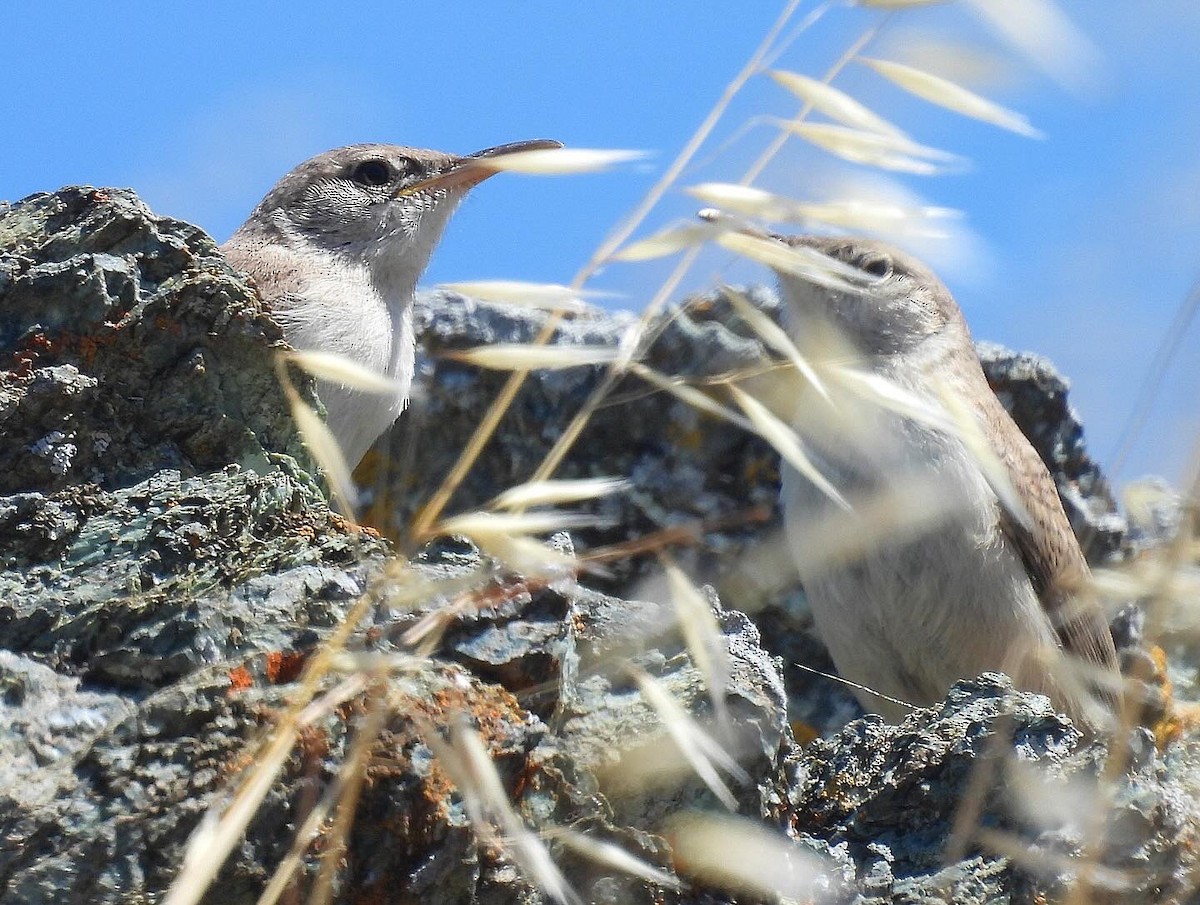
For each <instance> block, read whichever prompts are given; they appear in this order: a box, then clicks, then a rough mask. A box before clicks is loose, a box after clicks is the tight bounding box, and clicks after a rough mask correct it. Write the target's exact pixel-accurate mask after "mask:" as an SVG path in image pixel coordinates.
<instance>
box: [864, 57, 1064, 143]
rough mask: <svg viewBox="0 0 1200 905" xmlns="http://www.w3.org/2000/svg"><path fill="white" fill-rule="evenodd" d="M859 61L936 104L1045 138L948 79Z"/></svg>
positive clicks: (884, 63) (901, 66) (1020, 119)
mask: <svg viewBox="0 0 1200 905" xmlns="http://www.w3.org/2000/svg"><path fill="white" fill-rule="evenodd" d="M859 62H860V63H863V64H865V65H867V66H870V67H871V68H872V69H874V70H875V71H876V72H877V73H879V74H880V75H881V76H883V77H884V78H885V79H887V80H888V81H890V82H892V83H893V84H896V85H899V86H900V87H901V88H903V89H904V90H905V91H908V92H909V93H910V94H915V95H916V96H917V97H919V98H923V99H924V100H927V101H929V102H930V103H932V104H937V105H938V106H939V107H944V108H946V109H947V110H952V111H954V112H955V113H959V114H962V115H963V116H969V117H971V118H972V119H978V120H982V121H983V122H985V123H991V124H992V125H993V126H999V127H1000V128H1001V129H1008V130H1009V131H1010V132H1016V133H1017V134H1018V135H1024V136H1025V137H1026V138H1045V137H1046V136H1045V135H1044V134H1043V133H1042V132H1040V131H1038V130H1037V129H1035V128H1034V127H1033V126H1032V125H1030V123H1029V120H1028V119H1027V118H1026V117H1025V116H1024V115H1022V114H1020V113H1017V112H1016V111H1015V110H1009V109H1008V108H1007V107H1001V106H1000V105H999V104H996V103H993V102H992V101H989V100H988V99H987V98H984V97H980V96H979V95H978V94H975V92H973V91H968V90H967V89H966V88H963V87H962V86H961V85H958V84H955V83H954V82H952V81H950V80H949V79H944V78H942V77H941V76H937V75H933V74H931V73H928V72H925V71H924V70H921V69H915V68H913V67H912V66H906V65H905V64H903V63H895V62H891V61H889V60H873V59H869V58H867V57H859Z"/></svg>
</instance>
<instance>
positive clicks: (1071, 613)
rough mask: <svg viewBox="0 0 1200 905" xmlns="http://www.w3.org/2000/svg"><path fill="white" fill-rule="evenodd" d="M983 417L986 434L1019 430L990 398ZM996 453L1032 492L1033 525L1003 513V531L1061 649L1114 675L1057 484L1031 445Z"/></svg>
mask: <svg viewBox="0 0 1200 905" xmlns="http://www.w3.org/2000/svg"><path fill="white" fill-rule="evenodd" d="M983 415H984V418H985V421H986V426H987V427H988V428H991V429H994V428H996V427H997V426H999V425H1001V424H1003V423H1007V425H1009V426H1011V427H1012V428H1015V427H1016V425H1015V423H1014V422H1013V420H1012V418H1011V417H1009V414H1008V412H1007V411H1005V409H1004V406H1003V405H1001V404H1000V400H999V399H997V398H996V397H995V395H993V394H991V393H988V394H987V402H986V403H985V405H984V411H983ZM1018 433H1019V431H1018ZM998 452H999V453H1000V457H1001V459H1002V461H1003V462H1004V464H1005V465H1006V466H1007V468H1008V472H1009V474H1010V475H1011V476H1012V480H1013V483H1014V484H1016V485H1017V486H1019V487H1024V488H1028V489H1029V493H1028V495H1027V496H1025V497H1024V502H1025V507H1026V509H1027V510H1028V513H1029V518H1030V523H1029V524H1028V525H1024V524H1022V523H1021V522H1020V521H1019V520H1018V519H1017V518H1015V517H1014V516H1013V515H1012V514H1011V513H1009V512H1006V511H1002V512H1001V517H1000V526H1001V530H1002V531H1003V532H1004V534H1005V536H1006V537H1007V538H1008V539H1009V541H1010V542H1011V543H1012V544H1013V546H1014V547H1015V548H1016V549H1017V551H1018V553H1019V555H1020V557H1021V559H1022V560H1023V561H1024V563H1025V567H1026V568H1027V569H1028V570H1029V574H1030V576H1031V578H1032V580H1033V585H1034V589H1035V590H1036V591H1037V594H1038V597H1039V598H1040V599H1041V601H1042V607H1043V609H1044V610H1045V611H1046V614H1047V616H1049V617H1050V621H1051V624H1052V625H1053V626H1054V628H1055V630H1056V631H1057V632H1058V637H1059V639H1060V641H1061V642H1062V645H1063V648H1064V649H1065V650H1067V651H1068V652H1069V653H1070V654H1072V655H1073V656H1075V657H1078V658H1079V659H1081V660H1083V661H1084V662H1086V663H1089V664H1092V665H1093V666H1095V667H1098V668H1100V669H1102V670H1106V671H1107V670H1111V671H1112V672H1114V673H1115V672H1116V670H1117V652H1116V648H1115V647H1114V646H1113V639H1112V633H1111V632H1110V631H1109V628H1108V623H1107V621H1106V620H1105V619H1104V614H1103V612H1102V611H1101V609H1100V607H1099V606H1098V605H1097V604H1096V602H1095V601H1094V600H1092V599H1090V598H1089V597H1088V596H1086V595H1084V594H1080V593H1078V592H1080V591H1082V590H1083V589H1084V586H1085V584H1086V582H1087V578H1088V567H1087V562H1086V560H1085V559H1084V558H1083V553H1082V551H1081V550H1080V548H1079V544H1078V542H1077V541H1076V540H1075V536H1074V534H1073V533H1072V532H1071V528H1070V522H1069V521H1068V519H1067V515H1066V512H1064V511H1063V507H1062V501H1061V500H1060V499H1059V496H1058V489H1057V488H1056V487H1055V486H1054V479H1053V478H1051V477H1050V472H1049V471H1047V469H1046V466H1045V463H1043V462H1042V460H1041V458H1040V457H1039V456H1038V454H1037V452H1036V451H1035V450H1034V448H1033V446H1032V445H1031V444H1029V443H1028V442H1025V443H1014V444H1009V447H1008V448H1006V449H1001V450H998ZM1104 697H1106V698H1110V699H1111V697H1112V696H1111V694H1105V695H1104Z"/></svg>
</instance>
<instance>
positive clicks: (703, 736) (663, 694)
mask: <svg viewBox="0 0 1200 905" xmlns="http://www.w3.org/2000/svg"><path fill="white" fill-rule="evenodd" d="M628 670H629V673H630V675H631V676H632V677H633V680H634V681H635V682H636V683H637V685H638V688H640V689H641V691H642V694H643V695H644V696H645V698H646V702H647V703H648V704H649V705H650V706H651V707H652V708H654V712H655V713H657V714H658V717H659V719H661V720H662V723H663V727H664V728H665V729H666V730H667V733H668V734H669V735H670V736H671V739H672V740H673V741H674V742H675V746H676V747H677V748H678V749H679V751H680V752H681V753H682V754H683V756H684V757H685V758H686V759H687V762H688V764H689V765H690V766H691V768H692V771H693V772H694V773H695V774H696V776H698V777H699V778H700V780H701V781H702V782H703V783H704V785H705V786H707V787H708V790H709V791H710V792H712V793H713V795H715V796H716V797H717V799H718V800H719V801H720V802H721V804H723V805H725V807H727V808H728V809H729V810H731V811H736V810H737V799H736V798H734V796H733V793H732V792H730V791H729V787H728V786H726V785H725V783H724V782H723V781H722V780H721V777H720V775H719V774H718V773H717V770H716V767H715V766H714V765H713V760H714V755H716V758H717V759H718V761H719V762H720V763H721V765H722V766H723V767H725V769H726V770H727V771H729V770H731V769H732V770H736V771H737V775H739V778H741V777H744V776H745V775H746V774H745V771H743V770H742V769H741V767H740V766H738V764H737V762H736V761H734V760H733V759H732V758H731V757H729V755H728V753H727V752H726V751H725V749H724V748H722V747H721V746H720V745H718V744H717V743H716V742H714V741H712V740H711V739H710V738H709V737H708V735H707V733H705V732H704V731H703V730H702V729H700V727H699V726H697V725H696V721H695V720H693V719H692V717H691V716H690V715H689V714H688V712H687V711H686V710H684V709H683V706H682V705H681V704H680V703H679V702H678V701H676V700H675V699H674V698H673V697H671V695H670V693H669V692H668V691H667V690H666V689H665V688H663V686H662V685H661V683H659V682H658V681H657V680H656V679H654V678H653V677H652V676H651V675H650V674H649V673H646V672H644V671H643V670H640V669H638V668H637V667H636V666H630V667H628Z"/></svg>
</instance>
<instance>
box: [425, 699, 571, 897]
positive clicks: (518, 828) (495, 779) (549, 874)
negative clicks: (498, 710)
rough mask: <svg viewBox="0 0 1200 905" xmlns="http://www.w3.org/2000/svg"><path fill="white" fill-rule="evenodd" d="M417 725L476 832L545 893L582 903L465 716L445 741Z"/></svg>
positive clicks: (427, 726)
mask: <svg viewBox="0 0 1200 905" xmlns="http://www.w3.org/2000/svg"><path fill="white" fill-rule="evenodd" d="M417 724H418V726H419V727H420V728H421V736H422V738H423V739H424V741H425V743H426V744H427V745H428V746H429V748H430V750H431V751H433V753H434V756H435V757H437V759H438V763H439V764H440V765H441V766H442V769H444V770H445V771H446V773H447V775H449V777H450V781H451V782H453V783H454V785H455V787H456V788H457V789H458V791H459V794H460V795H462V800H463V808H464V809H465V810H466V812H467V816H468V817H469V818H470V820H471V825H472V827H473V828H474V830H475V832H476V834H477V835H478V836H479V837H480V838H481V839H482V840H484V841H486V842H489V843H492V844H494V845H498V846H500V847H501V848H503V849H504V851H505V852H506V853H507V854H508V856H509V857H510V858H512V860H513V861H514V862H515V863H516V865H517V867H519V868H520V870H521V873H522V875H523V876H524V877H525V879H526V880H528V881H529V882H530V883H533V884H534V885H536V886H537V887H538V888H539V889H540V890H541V891H542V892H543V893H545V894H546V895H547V896H548V897H550V898H551V899H553V900H554V901H556V902H560V903H563V905H582V900H581V899H580V898H579V897H578V896H577V895H576V894H575V891H574V890H572V889H571V886H570V884H569V883H567V880H566V878H565V877H564V876H563V875H562V873H561V871H559V869H558V868H557V867H556V866H555V864H554V861H553V860H552V859H551V858H550V853H549V852H547V851H546V847H545V846H544V845H543V844H542V841H541V840H540V839H538V837H537V836H536V835H534V834H533V833H532V832H530V830H529V828H528V827H526V826H525V824H524V822H523V821H522V820H521V818H520V817H518V816H517V813H516V811H515V810H514V809H513V806H512V803H511V802H510V801H509V800H508V794H507V793H506V792H505V790H504V784H503V783H502V782H501V781H500V775H499V773H497V772H496V766H495V764H493V763H492V759H491V756H490V755H489V754H488V751H487V748H486V747H485V746H484V744H483V741H482V740H481V739H480V738H479V735H478V734H477V733H476V732H475V731H474V730H473V729H472V728H471V727H470V725H469V724H468V723H467V720H466V718H465V717H459V718H456V719H454V720H452V722H451V723H450V741H449V742H446V741H444V740H443V739H442V737H441V734H440V733H439V732H438V731H437V728H436V727H434V726H433V725H432V724H431V723H430V722H429V721H428V720H427V719H425V718H419V719H418V720H417ZM497 830H498V831H499V832H497Z"/></svg>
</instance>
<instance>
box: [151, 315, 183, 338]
mask: <svg viewBox="0 0 1200 905" xmlns="http://www.w3.org/2000/svg"><path fill="white" fill-rule="evenodd" d="M154 329H155V330H162V331H163V332H164V333H170V334H171V335H172V336H182V335H183V325H182V324H180V323H179V321H177V320H175V319H174V318H171V317H167V316H166V315H165V314H159V315H156V316H155V318H154Z"/></svg>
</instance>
